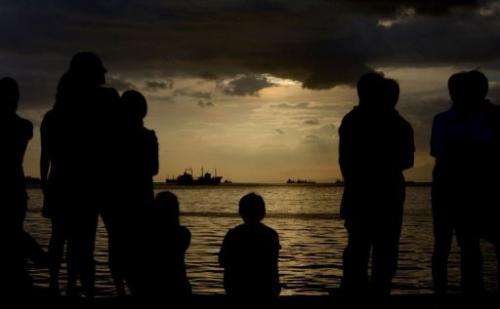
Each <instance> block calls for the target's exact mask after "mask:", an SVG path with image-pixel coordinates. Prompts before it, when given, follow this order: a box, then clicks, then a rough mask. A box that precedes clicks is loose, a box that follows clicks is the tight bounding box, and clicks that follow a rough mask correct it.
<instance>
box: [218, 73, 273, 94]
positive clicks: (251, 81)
mask: <svg viewBox="0 0 500 309" xmlns="http://www.w3.org/2000/svg"><path fill="white" fill-rule="evenodd" d="M273 86H275V84H273V83H272V82H270V81H269V80H268V79H267V78H266V77H265V76H255V75H242V76H238V77H236V78H235V79H233V80H230V81H228V82H227V83H222V84H219V88H220V89H222V92H223V93H225V94H227V95H233V96H234V95H237V96H247V95H250V96H256V95H258V93H259V91H260V90H262V89H264V88H269V87H273Z"/></svg>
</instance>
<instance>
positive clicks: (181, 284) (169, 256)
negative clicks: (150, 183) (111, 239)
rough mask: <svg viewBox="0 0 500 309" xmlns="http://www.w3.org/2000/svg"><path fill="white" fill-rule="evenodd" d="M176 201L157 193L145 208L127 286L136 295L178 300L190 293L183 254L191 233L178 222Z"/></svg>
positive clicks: (169, 195) (166, 193)
mask: <svg viewBox="0 0 500 309" xmlns="http://www.w3.org/2000/svg"><path fill="white" fill-rule="evenodd" d="M179 216H180V211H179V201H178V199H177V196H176V195H175V194H173V193H172V192H169V191H164V192H160V193H158V194H157V195H156V198H155V200H154V202H153V203H152V204H151V205H150V206H147V207H146V211H145V213H144V217H143V218H142V227H141V230H142V231H141V232H140V235H141V239H140V241H139V242H138V243H137V244H136V252H135V254H134V255H135V262H134V263H133V264H132V265H131V266H132V270H131V273H130V274H131V275H132V276H130V277H128V278H127V279H128V280H127V281H128V285H129V287H130V289H131V292H132V294H134V295H137V296H139V297H149V298H158V297H162V298H170V299H182V298H186V297H188V296H190V295H191V285H190V284H189V280H188V278H187V274H186V263H185V255H186V251H187V249H188V248H189V245H190V242H191V232H190V231H189V229H187V228H186V227H185V226H182V225H181V224H180V221H179Z"/></svg>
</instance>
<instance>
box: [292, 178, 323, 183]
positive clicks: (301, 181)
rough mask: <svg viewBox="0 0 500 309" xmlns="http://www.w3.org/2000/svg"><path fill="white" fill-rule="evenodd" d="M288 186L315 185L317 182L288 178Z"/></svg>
mask: <svg viewBox="0 0 500 309" xmlns="http://www.w3.org/2000/svg"><path fill="white" fill-rule="evenodd" d="M286 183H287V184H315V183H316V182H315V181H311V180H305V179H297V180H295V179H292V178H288V180H287V181H286Z"/></svg>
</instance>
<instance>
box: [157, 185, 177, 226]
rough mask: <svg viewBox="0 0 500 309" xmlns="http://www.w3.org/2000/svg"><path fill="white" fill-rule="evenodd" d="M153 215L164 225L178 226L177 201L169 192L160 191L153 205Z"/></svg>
mask: <svg viewBox="0 0 500 309" xmlns="http://www.w3.org/2000/svg"><path fill="white" fill-rule="evenodd" d="M153 209H154V212H155V213H154V215H155V216H158V217H157V219H158V220H160V221H162V222H165V223H166V224H179V216H180V210H179V200H178V199H177V196H176V195H175V194H173V193H172V192H170V191H162V192H160V193H158V194H157V195H156V198H155V200H154V203H153Z"/></svg>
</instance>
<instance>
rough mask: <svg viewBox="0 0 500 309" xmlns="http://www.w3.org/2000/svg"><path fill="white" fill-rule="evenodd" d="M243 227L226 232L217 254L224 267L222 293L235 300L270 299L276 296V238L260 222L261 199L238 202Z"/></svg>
mask: <svg viewBox="0 0 500 309" xmlns="http://www.w3.org/2000/svg"><path fill="white" fill-rule="evenodd" d="M239 214H240V216H241V218H242V219H243V224H240V225H238V226H237V227H235V228H233V229H230V230H229V232H228V233H227V234H226V237H225V238H224V242H223V244H222V248H221V250H220V253H219V264H220V265H221V267H223V268H224V288H225V290H226V294H227V295H228V296H230V297H232V298H237V299H248V300H256V299H260V300H263V299H273V298H275V297H277V296H279V293H280V290H281V287H280V282H279V270H278V258H279V250H280V244H279V236H278V233H277V232H276V231H275V230H273V229H272V228H270V227H268V226H266V225H265V224H263V223H262V222H261V221H262V220H263V219H264V217H265V215H266V207H265V202H264V199H263V198H262V197H261V196H260V195H257V194H255V193H250V194H247V195H245V196H243V197H242V198H241V200H240V203H239Z"/></svg>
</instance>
